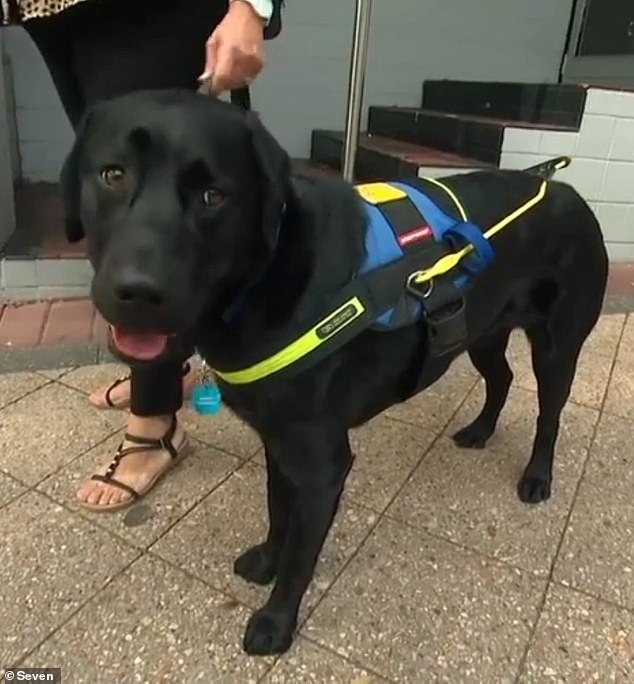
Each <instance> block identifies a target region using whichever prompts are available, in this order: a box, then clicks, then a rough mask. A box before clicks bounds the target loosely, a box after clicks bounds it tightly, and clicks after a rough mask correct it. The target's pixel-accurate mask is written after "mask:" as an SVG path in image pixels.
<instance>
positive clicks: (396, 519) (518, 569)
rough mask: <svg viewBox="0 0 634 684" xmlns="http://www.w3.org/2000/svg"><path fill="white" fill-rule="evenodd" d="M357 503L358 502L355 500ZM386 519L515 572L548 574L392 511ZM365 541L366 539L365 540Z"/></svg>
mask: <svg viewBox="0 0 634 684" xmlns="http://www.w3.org/2000/svg"><path fill="white" fill-rule="evenodd" d="M354 503H355V505H356V504H357V502H356V501H355V502H354ZM383 517H384V518H385V519H386V520H390V521H391V522H393V523H396V524H397V525H401V526H402V527H406V528H407V529H409V530H412V531H413V532H422V533H423V534H425V535H427V536H428V537H430V538H431V539H435V540H436V541H439V542H443V543H444V544H450V545H451V546H453V547H454V548H456V549H459V550H460V551H463V552H465V553H471V554H473V555H474V556H477V557H478V558H481V559H482V560H486V561H490V562H492V563H495V564H496V565H501V566H503V567H505V568H508V569H509V570H513V571H515V572H521V573H523V574H525V575H530V576H532V577H538V578H542V579H545V578H546V577H547V576H545V575H544V573H543V572H540V571H537V570H535V571H531V570H526V568H523V567H521V566H520V565H516V564H515V563H511V562H509V561H507V560H504V559H503V558H497V557H496V556H493V555H491V554H488V553H484V552H483V551H480V550H479V549H477V548H475V547H473V546H467V545H466V544H462V543H460V542H459V541H456V540H455V539H451V538H450V537H449V536H446V537H445V536H444V535H442V534H440V533H438V532H434V531H433V530H430V529H429V528H427V527H424V526H419V525H414V524H413V523H411V522H409V521H407V520H402V519H401V518H399V517H398V516H396V515H394V514H392V513H385V515H384V516H383ZM364 541H365V540H364Z"/></svg>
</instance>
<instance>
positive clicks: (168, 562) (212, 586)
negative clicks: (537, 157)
mask: <svg viewBox="0 0 634 684" xmlns="http://www.w3.org/2000/svg"><path fill="white" fill-rule="evenodd" d="M157 541H158V539H157ZM143 555H144V556H148V557H149V558H152V559H153V560H155V561H158V562H159V563H164V564H165V565H168V566H169V567H170V568H172V569H173V570H177V571H178V572H182V573H183V574H184V575H187V577H189V579H191V580H193V581H195V582H199V583H201V584H204V585H205V586H206V587H208V588H209V589H211V591H214V592H216V593H217V594H219V595H220V596H222V597H224V598H226V599H227V600H228V601H233V602H235V603H237V604H238V605H239V606H241V607H242V608H246V609H247V610H249V611H252V610H253V606H252V605H250V604H248V603H245V602H244V601H242V600H240V599H239V598H238V597H237V596H234V595H233V594H231V593H229V592H228V591H227V589H226V588H223V587H221V586H220V585H217V584H214V583H213V582H210V581H209V580H206V579H205V578H204V577H201V576H200V575H196V574H195V573H193V572H192V571H191V570H189V569H188V568H186V567H184V566H180V565H179V564H178V563H176V562H175V561H173V560H170V559H169V558H166V557H164V556H160V555H159V554H158V553H156V552H155V551H153V550H152V547H151V546H150V547H149V548H148V549H147V551H145V552H143ZM265 588H266V587H265Z"/></svg>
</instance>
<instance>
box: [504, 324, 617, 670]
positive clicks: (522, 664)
mask: <svg viewBox="0 0 634 684" xmlns="http://www.w3.org/2000/svg"><path fill="white" fill-rule="evenodd" d="M624 333H625V324H624V325H623V326H621V329H620V331H619V335H618V338H619V339H618V344H617V346H616V349H617V350H618V349H619V347H620V345H621V341H622V339H623V335H624ZM617 355H618V351H617V352H615V353H614V355H613V357H612V363H611V364H610V372H609V374H608V382H607V385H606V387H607V386H609V384H610V381H611V380H612V374H613V373H614V368H615V366H616V360H617ZM607 397H608V392H607V389H606V391H605V393H604V394H603V397H602V399H601V406H600V407H599V409H598V413H599V417H598V420H597V421H596V422H595V424H594V427H593V430H592V437H591V438H590V442H589V445H588V448H587V450H586V454H585V458H584V459H583V464H582V466H581V471H580V475H579V479H578V480H577V484H576V486H575V491H574V494H573V496H572V499H571V501H570V507H569V508H568V512H567V513H566V518H565V521H564V524H563V527H562V530H561V534H560V535H559V541H558V543H557V548H556V550H555V553H554V554H553V558H552V561H551V563H550V568H549V571H548V581H547V582H546V588H545V589H544V595H543V596H542V598H541V600H540V602H539V606H538V609H537V618H536V620H535V623H534V625H533V626H532V628H531V631H530V633H529V636H528V640H527V643H526V649H525V650H524V653H523V655H522V658H521V659H520V663H519V669H518V673H517V678H516V682H519V681H520V678H521V676H522V673H523V672H524V668H525V667H526V662H527V660H528V656H529V653H530V650H531V648H532V646H533V644H534V642H535V635H536V633H537V628H538V625H539V622H540V620H541V618H542V614H543V612H544V607H545V605H546V599H547V597H548V592H549V590H550V587H551V586H553V585H558V584H559V583H558V582H555V581H554V579H553V575H554V572H555V567H556V565H557V562H558V560H559V555H560V554H561V549H562V547H563V544H564V539H565V538H566V533H567V531H568V527H569V525H570V520H571V518H572V513H573V511H574V508H575V505H576V503H577V498H578V496H579V490H580V489H581V485H582V483H583V481H584V479H585V475H586V470H587V468H588V461H589V460H590V456H591V453H592V446H593V444H594V442H595V441H596V439H597V433H598V430H599V424H600V422H601V417H602V416H603V411H604V408H605V403H606V401H607ZM564 586H565V585H564ZM579 593H581V592H579ZM601 600H602V599H601ZM604 603H605V601H604Z"/></svg>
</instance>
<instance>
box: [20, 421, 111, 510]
mask: <svg viewBox="0 0 634 684" xmlns="http://www.w3.org/2000/svg"><path fill="white" fill-rule="evenodd" d="M119 432H120V433H123V428H117V429H115V430H113V431H112V432H109V433H108V434H107V435H105V437H102V438H101V439H98V440H97V441H96V442H94V443H93V444H91V445H90V446H89V447H87V448H86V449H84V450H83V451H82V452H81V453H79V454H77V456H75V457H74V458H71V460H70V461H66V462H65V463H63V464H62V465H60V466H59V467H58V468H55V469H54V470H52V471H51V472H49V473H46V475H45V476H44V477H42V478H40V479H39V480H38V481H37V482H35V483H34V484H33V485H32V489H35V490H37V492H38V494H44V492H43V491H42V490H40V489H39V487H40V485H41V484H42V483H43V482H44V481H45V480H48V479H49V478H50V477H53V476H54V475H56V474H57V473H59V472H60V471H61V470H63V469H64V468H68V466H70V465H72V464H73V463H75V462H76V461H78V460H79V459H80V458H82V457H83V456H85V455H86V454H87V453H88V452H89V451H92V450H93V449H96V448H97V447H98V446H100V445H101V444H103V443H104V442H107V441H108V440H109V439H112V438H113V437H114V436H115V435H116V434H117V433H119ZM86 476H88V473H86ZM13 479H15V478H13ZM48 498H49V499H50V497H48ZM51 500H52V499H51ZM55 503H60V502H59V501H55Z"/></svg>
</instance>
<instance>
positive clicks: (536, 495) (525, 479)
mask: <svg viewBox="0 0 634 684" xmlns="http://www.w3.org/2000/svg"><path fill="white" fill-rule="evenodd" d="M550 482H551V481H550V479H546V478H544V477H537V476H535V475H528V474H525V475H523V476H522V479H521V480H520V481H519V483H518V485H517V494H518V496H519V497H520V501H523V502H524V503H531V504H536V503H540V502H542V501H548V499H550Z"/></svg>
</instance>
